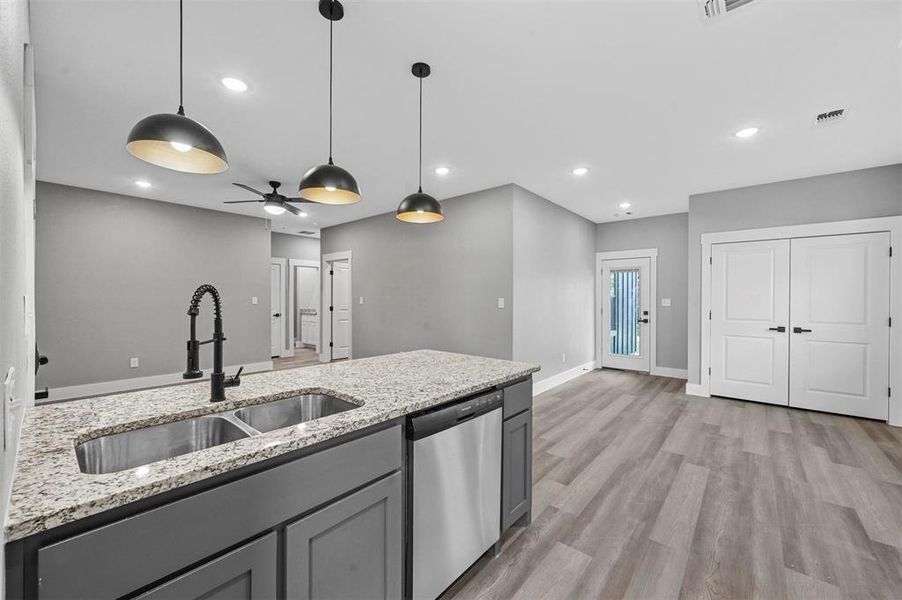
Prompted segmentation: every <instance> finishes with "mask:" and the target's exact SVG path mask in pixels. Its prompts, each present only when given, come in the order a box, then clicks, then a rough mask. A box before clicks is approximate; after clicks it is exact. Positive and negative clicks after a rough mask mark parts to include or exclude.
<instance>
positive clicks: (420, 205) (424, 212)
mask: <svg viewBox="0 0 902 600" xmlns="http://www.w3.org/2000/svg"><path fill="white" fill-rule="evenodd" d="M410 72H411V73H413V75H414V77H416V78H417V79H419V80H420V172H419V188H418V189H417V191H416V193H414V194H411V195H409V196H407V197H406V198H404V199H403V200H401V204H399V205H398V213H397V215H395V216H396V217H397V218H398V219H399V220H400V221H405V222H407V223H435V222H436V221H441V220H442V219H444V218H445V215H444V213H443V212H442V205H441V204H440V203H439V201H438V200H436V199H435V198H433V197H432V196H430V195H429V194H426V193H424V192H423V79H425V78H427V77H429V73H431V72H432V70H431V69H430V68H429V65H427V64H426V63H422V62H418V63H414V65H413V66H412V67H411V68H410Z"/></svg>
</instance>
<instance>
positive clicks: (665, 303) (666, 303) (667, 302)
mask: <svg viewBox="0 0 902 600" xmlns="http://www.w3.org/2000/svg"><path fill="white" fill-rule="evenodd" d="M661 306H670V298H661Z"/></svg>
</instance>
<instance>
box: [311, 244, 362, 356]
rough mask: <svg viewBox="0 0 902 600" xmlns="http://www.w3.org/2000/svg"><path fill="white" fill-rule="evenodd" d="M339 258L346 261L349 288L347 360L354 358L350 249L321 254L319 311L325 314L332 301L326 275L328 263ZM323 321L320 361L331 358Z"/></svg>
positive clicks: (330, 320) (352, 279) (320, 331)
mask: <svg viewBox="0 0 902 600" xmlns="http://www.w3.org/2000/svg"><path fill="white" fill-rule="evenodd" d="M339 260H347V261H348V287H349V288H350V289H351V292H352V293H351V302H350V303H349V304H348V327H349V328H350V330H351V331H350V334H349V339H348V360H351V359H352V358H354V321H353V318H354V294H353V290H354V287H353V284H354V264H353V262H352V254H351V251H350V250H343V251H341V252H329V253H327V254H323V255H322V266H321V267H320V278H321V279H320V281H321V284H320V288H319V289H320V299H321V302H320V312H321V313H323V314H325V312H326V307H327V306H329V304H330V302H331V301H332V287H331V286H330V285H327V283H328V282H327V280H326V277H328V268H329V264H330V263H333V262H336V261H339ZM331 322H332V315H329V323H330V325H331ZM324 323H325V319H321V320H320V328H319V334H320V340H321V343H320V353H319V361H320V362H330V361H331V359H332V353H331V351H327V348H329V346H327V345H326V328H325V327H324V326H323V324H324ZM331 334H332V328H331V327H330V328H329V335H330V338H331Z"/></svg>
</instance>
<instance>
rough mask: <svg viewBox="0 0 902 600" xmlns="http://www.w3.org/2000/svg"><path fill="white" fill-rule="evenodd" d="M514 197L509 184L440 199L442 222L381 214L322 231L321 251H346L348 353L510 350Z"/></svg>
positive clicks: (507, 354) (504, 354)
mask: <svg viewBox="0 0 902 600" xmlns="http://www.w3.org/2000/svg"><path fill="white" fill-rule="evenodd" d="M512 200H513V187H512V186H510V185H507V186H503V187H498V188H493V189H489V190H484V191H481V192H476V193H473V194H467V195H464V196H460V197H457V198H452V199H449V200H445V201H443V202H442V206H443V207H444V211H445V217H446V219H445V220H444V221H442V222H440V223H434V224H430V225H416V224H411V223H402V222H400V221H398V220H397V219H396V218H395V215H394V213H388V214H384V215H378V216H375V217H370V218H368V219H362V220H360V221H354V222H351V223H346V224H343V225H338V226H335V227H329V228H327V229H324V230H323V231H322V252H323V254H326V253H329V252H339V251H343V250H351V251H352V253H353V259H352V272H351V288H352V289H351V292H352V294H351V295H352V307H353V312H352V329H353V331H352V351H353V354H354V357H364V356H373V355H377V354H386V353H389V352H398V351H402V350H412V349H416V348H433V349H436V350H448V351H453V352H465V353H468V354H477V355H482V356H491V357H497V358H507V359H509V358H511V330H512V324H511V297H512V294H513V282H512V274H511V263H512V227H511V222H512V204H513V202H512ZM360 296H363V297H364V304H363V305H361V304H359V298H360ZM499 297H503V298H505V299H506V304H505V308H504V309H498V308H497V299H498V298H499ZM325 328H326V324H325V323H324V324H323V329H325Z"/></svg>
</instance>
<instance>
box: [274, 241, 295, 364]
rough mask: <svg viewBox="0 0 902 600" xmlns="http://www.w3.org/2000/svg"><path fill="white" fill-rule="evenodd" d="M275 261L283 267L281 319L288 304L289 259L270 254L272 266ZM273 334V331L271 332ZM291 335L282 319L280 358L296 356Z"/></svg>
mask: <svg viewBox="0 0 902 600" xmlns="http://www.w3.org/2000/svg"><path fill="white" fill-rule="evenodd" d="M273 263H278V264H279V265H280V266H281V267H282V316H281V317H279V318H280V319H283V318H284V315H285V313H286V312H288V311H286V310H285V306H286V305H287V303H286V302H285V301H286V299H287V298H286V297H287V296H288V293H287V290H286V289H285V288H286V286H287V282H288V259H287V258H282V257H279V256H270V257H269V264H270V266H271V265H272V264H273ZM269 314H270V315H272V298H270V300H269ZM270 335H272V332H270ZM291 337H292V336H290V335H289V330H288V329H286V328H285V321H282V344H281V345H282V347H281V348H279V358H289V357H292V356H294V344H292V343H291Z"/></svg>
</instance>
